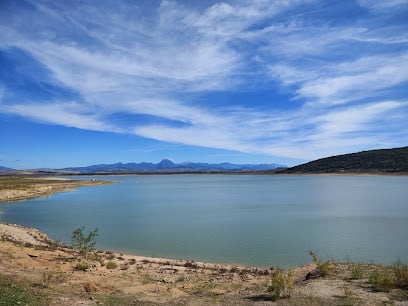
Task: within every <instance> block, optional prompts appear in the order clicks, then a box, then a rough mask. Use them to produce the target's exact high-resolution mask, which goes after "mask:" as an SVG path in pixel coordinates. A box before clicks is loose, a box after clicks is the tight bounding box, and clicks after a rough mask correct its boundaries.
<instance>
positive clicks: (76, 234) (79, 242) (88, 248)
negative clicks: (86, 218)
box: [71, 226, 98, 255]
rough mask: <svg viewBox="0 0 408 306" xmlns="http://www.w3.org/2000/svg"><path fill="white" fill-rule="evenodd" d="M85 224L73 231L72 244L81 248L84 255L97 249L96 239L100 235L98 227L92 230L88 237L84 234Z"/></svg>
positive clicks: (78, 248) (75, 247) (76, 247)
mask: <svg viewBox="0 0 408 306" xmlns="http://www.w3.org/2000/svg"><path fill="white" fill-rule="evenodd" d="M84 229H85V226H82V227H79V228H77V229H75V230H74V231H73V232H72V237H71V239H72V246H73V248H74V249H77V250H79V251H80V252H81V253H82V254H83V255H87V254H88V253H89V252H93V251H95V239H96V237H97V236H98V229H97V228H96V229H95V230H94V231H92V232H90V233H89V234H88V235H87V236H86V237H85V235H84Z"/></svg>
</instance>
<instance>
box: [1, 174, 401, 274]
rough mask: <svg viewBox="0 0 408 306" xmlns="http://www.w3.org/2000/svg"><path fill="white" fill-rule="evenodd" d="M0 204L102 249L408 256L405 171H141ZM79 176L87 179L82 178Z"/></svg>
mask: <svg viewBox="0 0 408 306" xmlns="http://www.w3.org/2000/svg"><path fill="white" fill-rule="evenodd" d="M96 178H97V179H107V180H112V179H113V180H115V181H117V183H115V184H112V185H105V186H99V187H83V188H80V189H78V190H77V191H76V192H70V193H62V194H56V195H53V196H51V197H47V198H38V199H33V200H27V201H22V202H17V203H9V204H2V205H0V220H2V221H6V222H10V223H18V224H24V225H27V226H32V227H36V228H38V229H40V230H42V231H44V232H45V233H47V234H48V235H49V236H50V237H52V238H54V239H61V240H63V241H66V242H70V235H71V232H72V230H73V229H75V228H77V227H79V226H82V225H85V226H86V228H87V229H89V230H92V229H94V228H96V227H98V228H99V233H100V236H99V237H98V239H97V246H98V247H99V248H104V249H111V250H116V251H122V252H127V253H134V254H140V255H147V256H156V257H170V258H184V259H194V260H200V261H211V262H219V263H223V262H228V263H241V264H248V265H258V266H282V267H290V266H296V265H300V264H304V263H308V262H310V261H311V258H310V256H309V255H308V250H310V249H312V250H314V251H316V252H317V253H318V254H320V255H321V256H322V257H323V258H333V259H337V260H349V259H350V260H354V261H363V262H371V261H373V262H378V263H392V262H393V261H395V260H396V259H398V258H399V259H402V260H404V261H408V177H407V176H292V175H290V176H289V175H288V176H278V175H276V176H264V175H259V176H257V175H146V176H137V175H130V176H114V177H96ZM85 179H89V178H88V177H85Z"/></svg>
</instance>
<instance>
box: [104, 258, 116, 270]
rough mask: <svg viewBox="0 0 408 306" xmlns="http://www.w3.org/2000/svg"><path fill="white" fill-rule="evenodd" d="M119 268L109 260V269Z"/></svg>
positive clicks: (107, 265)
mask: <svg viewBox="0 0 408 306" xmlns="http://www.w3.org/2000/svg"><path fill="white" fill-rule="evenodd" d="M117 267H118V265H117V264H116V262H114V261H112V260H109V261H108V263H107V264H106V268H107V269H116V268H117Z"/></svg>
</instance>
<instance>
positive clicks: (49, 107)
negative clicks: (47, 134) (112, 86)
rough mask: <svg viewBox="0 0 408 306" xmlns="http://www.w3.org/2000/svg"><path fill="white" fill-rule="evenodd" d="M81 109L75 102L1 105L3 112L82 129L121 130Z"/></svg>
mask: <svg viewBox="0 0 408 306" xmlns="http://www.w3.org/2000/svg"><path fill="white" fill-rule="evenodd" d="M81 109H83V106H81V105H79V104H78V103H76V102H72V103H58V102H56V103H49V104H25V105H23V104H21V105H12V106H2V112H3V113H9V114H15V115H19V116H24V117H28V118H30V119H33V120H35V121H40V122H45V123H51V124H56V125H63V126H67V127H75V128H79V129H84V130H92V131H109V132H123V131H122V130H120V129H119V128H116V127H114V126H112V125H110V124H107V123H105V122H103V121H102V120H101V119H100V118H98V116H97V115H95V114H94V113H87V111H86V110H83V111H82V112H81V111H80V110H81Z"/></svg>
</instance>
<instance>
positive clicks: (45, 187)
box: [0, 177, 112, 202]
mask: <svg viewBox="0 0 408 306" xmlns="http://www.w3.org/2000/svg"><path fill="white" fill-rule="evenodd" d="M111 183H112V182H111V181H96V180H88V181H84V180H71V179H65V178H59V177H1V178H0V202H12V201H21V200H27V199H33V198H38V197H45V196H50V195H52V194H54V193H60V192H69V191H74V190H75V189H76V188H79V187H84V186H100V185H105V184H111Z"/></svg>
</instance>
